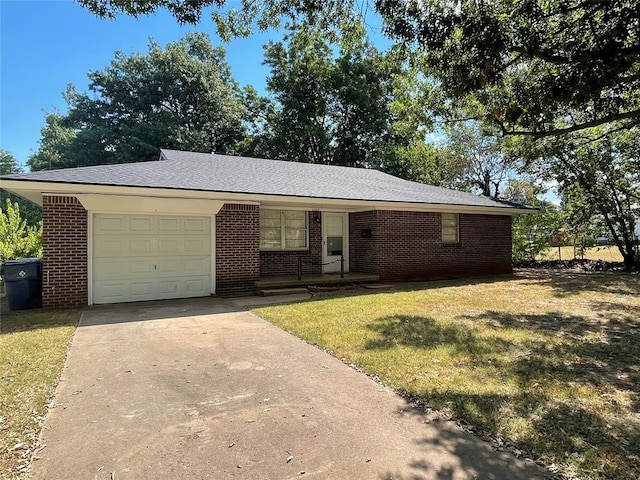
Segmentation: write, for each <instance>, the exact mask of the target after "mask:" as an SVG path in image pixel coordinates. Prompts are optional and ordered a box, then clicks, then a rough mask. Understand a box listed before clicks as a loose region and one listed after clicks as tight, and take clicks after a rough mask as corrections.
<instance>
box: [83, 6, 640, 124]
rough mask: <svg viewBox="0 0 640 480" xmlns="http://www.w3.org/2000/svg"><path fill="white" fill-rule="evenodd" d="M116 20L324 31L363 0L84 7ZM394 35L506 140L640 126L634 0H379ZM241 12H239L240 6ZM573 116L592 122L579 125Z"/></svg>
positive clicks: (448, 92) (241, 31)
mask: <svg viewBox="0 0 640 480" xmlns="http://www.w3.org/2000/svg"><path fill="white" fill-rule="evenodd" d="M78 1H79V2H80V3H81V4H83V5H84V6H86V7H87V8H89V9H90V10H91V11H92V12H94V13H96V14H97V15H99V16H102V17H111V16H114V15H116V14H118V13H121V12H124V13H126V14H129V15H134V16H137V15H144V14H148V13H151V12H154V11H155V10H156V9H159V8H168V9H169V11H170V12H171V13H173V15H174V16H175V17H176V18H177V19H178V20H179V21H180V22H187V23H196V22H197V21H199V20H200V18H201V15H202V9H203V8H205V7H209V6H215V7H217V8H216V10H215V11H214V13H213V15H214V20H216V22H217V23H218V30H219V32H220V33H221V34H222V35H223V36H226V37H230V36H246V35H248V34H249V33H250V30H251V26H252V25H253V24H257V25H258V27H259V28H260V29H266V28H269V27H271V26H274V25H275V26H277V25H279V24H280V22H281V20H282V19H283V18H285V19H291V18H294V19H298V20H304V21H306V22H308V23H309V24H314V25H317V26H321V27H325V28H326V27H328V26H331V25H333V26H335V25H338V26H340V25H344V24H348V18H349V16H350V14H351V13H352V12H353V11H354V10H355V11H357V12H362V11H365V10H366V6H367V2H360V1H358V0H328V1H325V2H316V1H308V0H265V1H261V2H258V1H256V0H241V1H240V5H239V6H238V5H237V3H236V2H235V1H231V0H190V1H188V2H185V1H183V0H144V1H143V0H78ZM375 6H376V10H377V12H378V13H379V14H381V15H382V17H383V19H384V21H385V24H386V27H387V32H388V33H389V34H391V35H393V37H394V38H395V39H396V41H397V42H398V43H399V44H402V45H404V46H406V47H407V48H408V49H409V50H411V51H412V52H414V53H416V54H418V56H423V57H424V58H423V61H422V65H423V66H424V71H425V73H426V74H427V75H429V76H432V77H433V78H434V79H435V80H436V81H437V82H438V86H439V88H440V89H441V90H442V91H443V93H444V96H445V97H446V98H448V99H451V100H455V101H456V102H461V101H462V102H466V101H468V100H469V99H470V98H472V99H473V101H474V102H478V104H479V105H480V106H481V107H482V109H481V110H479V111H478V112H477V118H484V119H487V120H490V121H492V122H494V123H495V124H496V125H497V126H498V127H499V128H500V129H502V131H503V132H504V133H505V134H508V135H513V134H519V135H531V136H533V137H545V136H550V135H553V136H555V135H562V134H564V133H567V132H569V131H576V130H581V129H583V128H587V127H592V126H597V125H604V124H607V123H611V122H616V121H624V122H625V123H626V124H627V126H629V125H634V124H637V123H638V122H639V121H640V93H639V90H640V75H638V69H639V68H640V55H639V53H640V29H639V28H638V18H640V3H639V2H637V1H636V0H521V1H515V0H497V1H494V0H492V1H478V0H460V1H453V0H409V1H407V0H376V2H375ZM233 7H238V8H233ZM576 112H578V113H579V112H583V113H585V114H586V115H585V116H584V117H582V118H580V119H577V118H574V115H575V113H576Z"/></svg>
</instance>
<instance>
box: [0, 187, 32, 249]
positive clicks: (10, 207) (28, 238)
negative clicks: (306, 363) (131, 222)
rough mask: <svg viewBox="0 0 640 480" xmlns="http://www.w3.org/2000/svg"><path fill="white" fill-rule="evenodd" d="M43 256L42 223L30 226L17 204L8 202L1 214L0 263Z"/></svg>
mask: <svg viewBox="0 0 640 480" xmlns="http://www.w3.org/2000/svg"><path fill="white" fill-rule="evenodd" d="M40 256H42V223H40V224H39V225H38V226H37V227H33V226H28V225H27V222H26V221H25V220H23V219H22V217H21V216H20V207H19V206H18V204H17V203H13V204H12V203H11V201H10V200H9V199H7V201H6V208H5V209H3V210H2V211H1V212H0V262H4V261H6V260H12V259H20V258H25V257H40Z"/></svg>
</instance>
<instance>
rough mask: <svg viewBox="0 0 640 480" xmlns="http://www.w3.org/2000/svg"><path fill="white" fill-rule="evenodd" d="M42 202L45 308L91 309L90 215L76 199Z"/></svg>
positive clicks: (50, 197)
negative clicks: (89, 265) (72, 307)
mask: <svg viewBox="0 0 640 480" xmlns="http://www.w3.org/2000/svg"><path fill="white" fill-rule="evenodd" d="M42 201H43V203H42V226H43V239H42V244H43V248H42V250H43V257H44V258H43V261H42V306H43V307H45V308H46V307H56V308H59V307H70V306H83V305H87V288H88V274H87V211H86V210H85V209H84V207H83V206H82V205H81V204H80V202H79V201H78V200H77V199H76V198H75V197H56V196H48V195H45V196H43V198H42Z"/></svg>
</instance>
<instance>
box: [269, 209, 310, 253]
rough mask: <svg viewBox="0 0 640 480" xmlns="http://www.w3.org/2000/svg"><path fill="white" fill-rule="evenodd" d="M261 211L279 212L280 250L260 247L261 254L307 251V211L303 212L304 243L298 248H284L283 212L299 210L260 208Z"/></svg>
mask: <svg viewBox="0 0 640 480" xmlns="http://www.w3.org/2000/svg"><path fill="white" fill-rule="evenodd" d="M262 210H275V211H278V212H280V220H281V221H280V248H271V247H263V246H262V245H260V251H261V252H304V251H307V250H309V211H308V210H304V213H305V215H304V229H305V243H306V245H305V246H304V247H299V248H286V247H285V242H284V240H285V228H286V226H285V222H284V212H286V211H299V210H300V209H296V208H260V211H262Z"/></svg>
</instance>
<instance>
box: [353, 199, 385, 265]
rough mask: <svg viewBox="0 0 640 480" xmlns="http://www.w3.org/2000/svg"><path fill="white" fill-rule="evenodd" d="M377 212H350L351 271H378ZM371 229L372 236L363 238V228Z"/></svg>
mask: <svg viewBox="0 0 640 480" xmlns="http://www.w3.org/2000/svg"><path fill="white" fill-rule="evenodd" d="M375 221H376V212H375V211H374V210H370V211H368V212H357V213H350V214H349V271H350V272H359V273H377V267H378V251H377V248H376V242H375V241H374V237H373V235H374V225H375ZM366 229H370V230H371V235H372V236H371V238H363V237H362V230H366Z"/></svg>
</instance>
